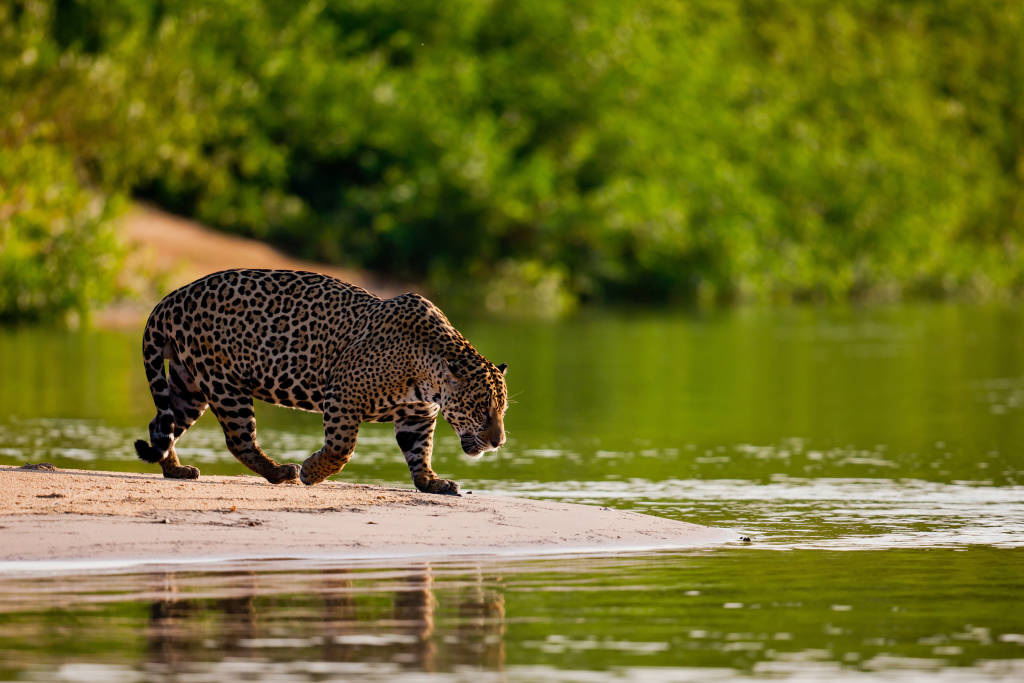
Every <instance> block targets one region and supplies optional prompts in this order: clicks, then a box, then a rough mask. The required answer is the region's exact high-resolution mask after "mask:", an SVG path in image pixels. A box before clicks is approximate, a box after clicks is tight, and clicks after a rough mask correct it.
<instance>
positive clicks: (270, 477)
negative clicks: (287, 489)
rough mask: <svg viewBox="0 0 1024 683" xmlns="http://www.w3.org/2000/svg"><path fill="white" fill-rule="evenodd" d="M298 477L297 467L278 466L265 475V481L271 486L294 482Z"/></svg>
mask: <svg viewBox="0 0 1024 683" xmlns="http://www.w3.org/2000/svg"><path fill="white" fill-rule="evenodd" d="M298 476H299V466H298V465H278V466H277V467H275V468H274V469H272V470H270V473H269V474H267V475H266V479H267V481H269V482H270V483H271V484H280V483H281V482H283V481H294V480H295V479H297V478H298Z"/></svg>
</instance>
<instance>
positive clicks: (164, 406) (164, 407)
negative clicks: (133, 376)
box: [135, 310, 174, 462]
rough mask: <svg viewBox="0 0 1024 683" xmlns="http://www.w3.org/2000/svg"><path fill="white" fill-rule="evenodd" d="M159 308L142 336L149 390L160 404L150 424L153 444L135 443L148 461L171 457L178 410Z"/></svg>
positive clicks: (155, 402)
mask: <svg viewBox="0 0 1024 683" xmlns="http://www.w3.org/2000/svg"><path fill="white" fill-rule="evenodd" d="M157 318H158V316H157V311H156V310H154V311H153V315H151V316H150V317H149V320H148V321H147V322H146V331H145V333H144V335H143V338H142V361H143V364H144V365H145V368H146V380H147V381H148V382H149V391H150V393H151V394H153V403H154V404H156V417H154V418H153V421H152V422H150V423H149V443H146V442H145V441H143V440H142V439H139V440H138V441H136V442H135V452H136V453H138V455H139V457H140V458H141V459H143V460H145V461H146V462H160V461H161V460H163V459H164V458H166V457H167V452H168V451H169V450H170V448H171V444H172V434H173V433H174V411H173V410H172V409H171V387H170V384H169V383H168V381H167V374H166V371H165V369H164V359H165V358H166V357H167V351H168V341H169V340H168V339H167V337H166V336H165V335H164V334H163V333H162V332H161V331H160V329H159V327H160V326H159V324H158V321H157Z"/></svg>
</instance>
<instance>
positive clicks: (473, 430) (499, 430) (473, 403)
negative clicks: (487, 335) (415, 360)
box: [441, 359, 508, 458]
mask: <svg viewBox="0 0 1024 683" xmlns="http://www.w3.org/2000/svg"><path fill="white" fill-rule="evenodd" d="M474 360H476V362H473V361H474ZM507 368H508V366H507V365H506V364H505V363H502V364H501V365H494V364H493V363H491V362H490V361H488V360H483V361H482V362H480V359H469V360H468V361H467V360H458V361H448V362H446V363H445V367H444V376H445V378H444V381H443V382H442V384H443V386H442V389H441V413H442V414H443V415H444V419H446V420H448V424H450V425H451V426H452V429H454V430H455V433H456V434H458V435H459V440H460V441H461V442H462V450H463V451H465V453H466V455H468V456H469V457H471V458H479V457H480V456H481V455H483V454H484V453H486V452H487V451H495V450H497V449H498V448H499V447H500V446H501V445H502V444H503V443H505V426H504V420H505V411H506V410H507V409H508V392H507V391H506V389H505V370H506V369H507Z"/></svg>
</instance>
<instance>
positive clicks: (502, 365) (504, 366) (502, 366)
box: [498, 363, 508, 375]
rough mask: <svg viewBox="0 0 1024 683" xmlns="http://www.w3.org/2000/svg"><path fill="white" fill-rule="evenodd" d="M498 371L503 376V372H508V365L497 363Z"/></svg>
mask: <svg viewBox="0 0 1024 683" xmlns="http://www.w3.org/2000/svg"><path fill="white" fill-rule="evenodd" d="M498 370H501V374H503V375H504V374H505V371H506V370H508V363H499V364H498Z"/></svg>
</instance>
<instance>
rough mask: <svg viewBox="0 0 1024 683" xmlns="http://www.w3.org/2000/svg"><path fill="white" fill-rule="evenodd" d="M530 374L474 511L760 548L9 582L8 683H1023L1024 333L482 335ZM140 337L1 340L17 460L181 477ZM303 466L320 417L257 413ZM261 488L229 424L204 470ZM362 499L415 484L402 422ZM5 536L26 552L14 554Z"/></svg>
mask: <svg viewBox="0 0 1024 683" xmlns="http://www.w3.org/2000/svg"><path fill="white" fill-rule="evenodd" d="M456 322H457V323H458V324H459V325H460V327H461V328H462V330H463V332H465V333H466V335H467V336H468V337H469V338H470V339H471V340H472V341H473V342H474V344H476V346H477V348H479V349H480V350H481V351H482V352H483V353H484V354H485V355H487V356H488V357H489V358H491V359H492V360H494V361H496V362H501V361H504V362H508V363H509V365H510V369H509V374H508V382H509V393H510V396H511V397H512V398H513V403H512V405H511V406H510V409H509V413H508V416H507V420H506V426H507V428H508V431H509V434H508V437H509V439H508V444H507V446H506V447H505V448H503V449H502V451H501V452H499V453H498V454H492V455H488V456H485V457H484V458H483V459H481V460H479V461H470V460H468V459H467V458H465V457H464V456H461V455H459V448H458V443H457V440H456V439H455V437H454V435H453V433H452V432H451V430H450V429H449V428H447V427H442V428H441V429H439V435H440V437H441V438H440V439H439V442H438V445H437V453H436V455H435V469H436V470H437V471H438V472H439V474H441V475H442V476H446V477H451V478H454V479H457V480H459V481H460V482H461V483H462V485H463V488H464V489H469V490H473V491H477V492H480V493H485V492H486V493H496V494H508V495H518V496H527V497H535V498H550V499H558V500H566V501H573V502H584V503H592V504H601V505H609V506H612V507H618V508H626V509H634V510H640V511H644V512H650V513H652V514H657V515H661V516H666V517H672V518H677V519H686V520H689V521H695V522H702V523H705V524H713V525H720V526H728V527H731V528H735V529H739V530H742V531H745V532H747V533H749V534H751V535H752V536H753V537H754V543H752V544H750V545H749V546H747V547H728V548H721V549H715V550H706V551H700V552H688V553H648V554H637V555H629V556H600V555H595V556H577V557H564V558H544V559H538V558H523V559H518V560H513V559H508V558H505V559H494V558H492V559H487V558H479V559H477V560H474V561H468V560H465V559H462V560H453V561H451V562H434V563H431V564H429V565H428V564H423V563H418V564H417V563H413V564H410V563H408V562H406V563H404V564H395V565H391V566H376V567H375V566H368V565H361V564H353V563H351V562H348V563H346V562H345V561H344V560H343V559H339V560H338V561H337V562H332V563H325V564H322V565H316V566H310V565H308V564H304V563H301V562H292V563H288V562H281V563H269V564H268V563H248V564H244V565H238V566H214V567H202V568H195V567H192V568H179V569H175V568H172V567H164V568H161V569H160V570H159V571H157V570H153V569H145V568H143V569H121V570H116V571H115V570H110V571H104V572H82V573H81V575H80V576H76V577H75V578H74V579H73V580H72V579H71V578H69V575H68V574H66V573H64V574H61V575H59V576H51V577H47V576H38V575H31V574H26V573H19V572H18V571H17V569H16V568H13V569H8V570H7V571H6V572H5V573H4V574H3V575H2V576H0V674H2V675H3V677H6V678H14V679H17V678H28V679H33V680H36V679H39V678H43V679H46V678H56V679H61V680H82V679H88V678H90V677H94V678H103V679H105V680H106V679H111V680H112V679H117V680H121V679H124V680H148V679H159V680H165V679H167V678H173V677H174V676H175V675H176V674H178V673H180V674H181V675H182V676H186V677H187V678H188V680H225V679H230V678H245V679H247V680H271V679H274V680H276V679H280V678H287V679H289V680H332V679H344V678H347V677H360V678H370V679H373V678H378V679H381V680H391V679H394V678H400V677H402V676H409V677H415V676H416V675H417V674H418V673H421V672H426V671H434V672H442V673H444V674H445V675H446V676H448V677H450V678H453V679H466V680H481V679H485V680H486V679H487V678H488V677H491V678H499V679H504V678H508V679H513V680H588V681H589V680H623V679H626V680H629V679H635V680H716V679H731V678H742V677H769V678H771V677H787V678H802V679H805V680H820V679H822V678H837V677H838V678H843V677H850V678H858V677H885V678H895V679H898V680H907V679H910V680H913V679H916V678H918V677H920V678H925V677H927V678H929V679H936V678H939V679H948V680H957V681H959V680H972V679H978V680H1000V679H1006V680H1019V679H1020V678H1021V677H1024V597H1022V596H1024V481H1022V480H1024V421H1022V417H1024V353H1022V351H1024V349H1022V344H1024V313H1022V312H1020V311H1018V310H1017V309H1016V308H1011V307H976V306H960V305H933V306H915V307H893V308H868V309H857V308H847V309H785V310H778V311H763V310H762V311H743V310H740V311H730V312H724V313H716V314H711V315H707V316H698V315H666V314H664V313H646V312H637V313H634V314H593V315H589V316H586V317H583V318H579V319H575V320H571V321H565V322H558V323H542V324H538V323H533V322H531V323H527V322H506V321H494V320H478V321H464V320H459V319H458V318H456ZM138 346H139V341H138V334H137V333H131V334H125V333H109V332H90V333H63V332H53V331H48V330H39V329H20V330H7V331H0V464H22V463H24V462H39V461H47V462H52V463H54V464H56V465H58V466H62V467H85V468H98V469H99V468H102V469H121V470H131V471H154V469H153V467H152V466H148V465H146V464H144V463H142V462H140V461H138V460H137V459H136V458H135V457H134V455H133V453H132V451H131V447H130V444H131V441H132V440H134V439H135V438H138V437H140V436H143V435H144V433H145V426H146V424H147V422H148V420H149V418H150V417H151V413H152V406H151V402H150V399H149V396H148V391H147V388H146V385H145V382H144V379H143V376H142V370H141V363H140V361H139V358H138V356H139V352H138ZM257 415H258V418H259V425H260V439H261V442H262V443H263V445H264V446H265V448H266V449H267V450H268V452H270V453H272V454H273V455H274V456H275V457H277V458H279V459H283V460H286V461H288V460H290V461H294V462H299V461H301V460H302V459H303V458H305V457H306V456H307V455H308V454H309V453H310V452H312V451H314V450H316V449H317V448H318V447H319V441H320V436H319V433H318V432H319V419H318V416H315V415H310V414H303V413H297V412H292V411H284V410H279V409H275V408H271V407H269V406H258V407H257ZM178 452H179V454H180V455H181V458H182V461H183V462H186V463H188V464H195V465H198V466H199V467H200V468H201V469H202V470H203V472H204V473H209V474H230V473H245V472H247V471H246V470H245V469H244V468H243V467H242V466H241V465H239V464H238V463H237V462H235V461H234V460H233V459H231V457H230V456H229V455H228V454H227V452H226V450H225V448H224V445H223V440H222V437H221V435H220V433H219V431H218V429H217V426H216V423H215V422H214V421H213V420H212V418H210V417H205V418H203V420H201V421H200V423H199V425H197V426H196V427H195V428H194V429H193V430H192V431H190V432H189V434H188V435H187V436H186V437H185V438H184V439H183V441H182V442H181V445H180V447H179V449H178ZM339 476H340V477H341V478H343V479H345V480H349V481H359V482H381V483H388V484H400V485H405V486H408V485H409V482H408V472H407V470H406V468H405V464H404V462H403V460H402V458H401V455H400V453H399V452H398V450H397V447H396V446H395V445H394V443H393V438H392V436H391V432H390V428H388V427H387V426H364V428H363V431H362V432H361V433H360V442H359V446H358V448H357V452H356V456H355V457H354V458H353V460H352V462H351V463H350V464H349V465H348V467H346V469H345V470H344V472H343V473H342V474H341V475H339ZM2 533H3V532H2V529H0V540H2Z"/></svg>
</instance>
